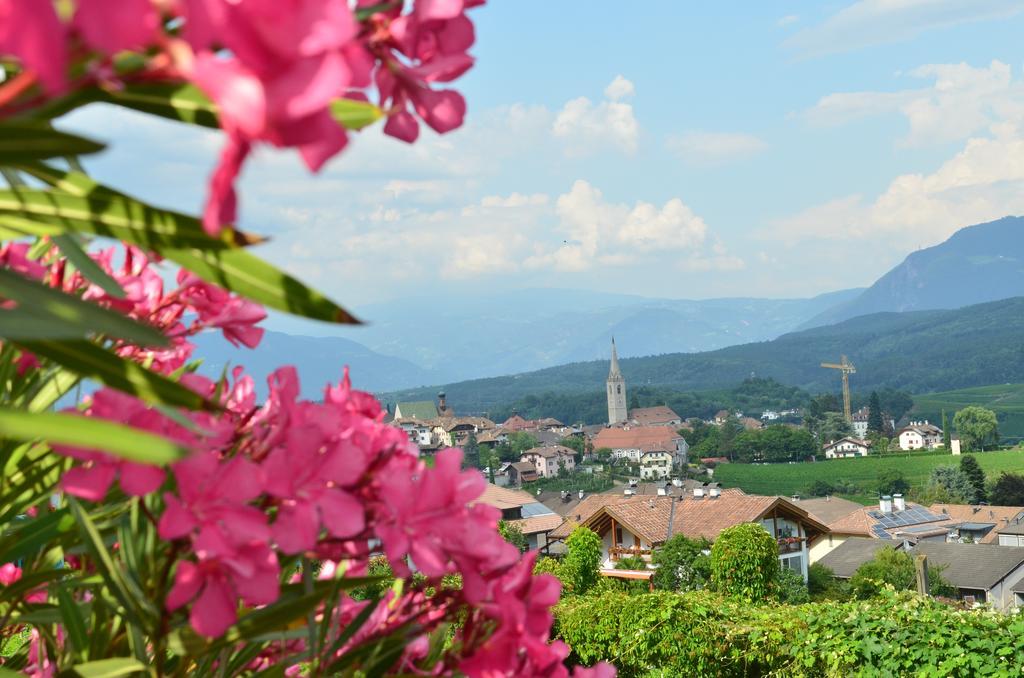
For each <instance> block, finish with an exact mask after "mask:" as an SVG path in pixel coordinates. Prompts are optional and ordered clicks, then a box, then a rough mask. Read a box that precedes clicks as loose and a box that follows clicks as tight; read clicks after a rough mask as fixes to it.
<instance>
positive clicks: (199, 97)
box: [103, 82, 220, 128]
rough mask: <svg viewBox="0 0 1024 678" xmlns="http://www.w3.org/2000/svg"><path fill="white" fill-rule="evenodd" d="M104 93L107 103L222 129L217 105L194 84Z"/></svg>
mask: <svg viewBox="0 0 1024 678" xmlns="http://www.w3.org/2000/svg"><path fill="white" fill-rule="evenodd" d="M103 93H104V94H105V95H106V99H103V100H105V101H107V102H108V103H111V104H116V105H118V106H123V107H125V108H130V109H132V110H136V111H143V112H145V113H150V114H152V115H158V116H160V117H162V118H169V119H171V120H177V121H179V122H185V123H190V124H193V125H200V126H202V127H214V128H217V127H219V126H220V122H219V120H218V119H217V106H216V105H215V104H214V103H213V102H212V101H210V99H209V98H208V97H207V96H206V95H205V94H203V92H202V90H200V89H199V88H198V87H196V86H194V85H187V84H186V85H181V84H176V83H162V82H158V83H139V84H131V85H126V86H124V87H123V88H121V89H120V90H117V91H106V90H104V91H103Z"/></svg>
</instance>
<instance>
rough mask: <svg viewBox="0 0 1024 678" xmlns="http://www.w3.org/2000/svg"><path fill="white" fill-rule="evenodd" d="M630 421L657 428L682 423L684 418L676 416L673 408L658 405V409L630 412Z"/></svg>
mask: <svg viewBox="0 0 1024 678" xmlns="http://www.w3.org/2000/svg"><path fill="white" fill-rule="evenodd" d="M629 420H630V421H635V422H636V423H637V424H639V425H641V426H655V425H657V424H668V423H669V422H673V421H682V417H680V416H679V415H678V414H676V413H675V412H674V411H673V410H672V408H671V407H668V406H666V405H658V406H657V407H637V408H636V409H632V410H630V411H629Z"/></svg>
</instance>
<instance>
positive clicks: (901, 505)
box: [892, 494, 907, 511]
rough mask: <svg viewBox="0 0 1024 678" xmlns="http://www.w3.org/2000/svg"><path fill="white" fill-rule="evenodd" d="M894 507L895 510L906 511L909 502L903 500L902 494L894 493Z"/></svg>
mask: <svg viewBox="0 0 1024 678" xmlns="http://www.w3.org/2000/svg"><path fill="white" fill-rule="evenodd" d="M892 508H893V510H894V511H906V510H907V502H905V501H904V500H903V495H902V494H894V495H892Z"/></svg>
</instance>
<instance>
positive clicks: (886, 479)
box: [878, 469, 910, 495]
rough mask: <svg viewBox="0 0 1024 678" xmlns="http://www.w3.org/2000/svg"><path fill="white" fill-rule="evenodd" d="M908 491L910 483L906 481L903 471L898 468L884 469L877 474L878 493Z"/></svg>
mask: <svg viewBox="0 0 1024 678" xmlns="http://www.w3.org/2000/svg"><path fill="white" fill-rule="evenodd" d="M909 491H910V483H909V482H907V479H906V477H904V475H903V472H902V471H900V470H898V469H885V470H884V471H882V472H881V473H879V474H878V493H879V494H888V495H893V494H906V493H907V492H909Z"/></svg>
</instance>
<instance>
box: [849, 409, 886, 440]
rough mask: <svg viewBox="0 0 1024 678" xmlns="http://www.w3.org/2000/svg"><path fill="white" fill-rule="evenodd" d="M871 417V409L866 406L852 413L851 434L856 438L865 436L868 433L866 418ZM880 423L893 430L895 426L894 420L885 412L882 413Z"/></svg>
mask: <svg viewBox="0 0 1024 678" xmlns="http://www.w3.org/2000/svg"><path fill="white" fill-rule="evenodd" d="M870 417H871V410H870V409H869V408H867V407H862V408H860V409H859V410H857V411H856V412H854V413H853V424H852V427H853V435H855V436H857V437H858V438H865V437H867V435H868V419H869V418H870ZM882 423H883V424H884V425H885V426H887V427H888V428H889V430H894V429H895V428H896V421H895V420H894V419H893V418H892V417H891V416H889V415H888V414H886V413H885V412H883V413H882Z"/></svg>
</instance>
